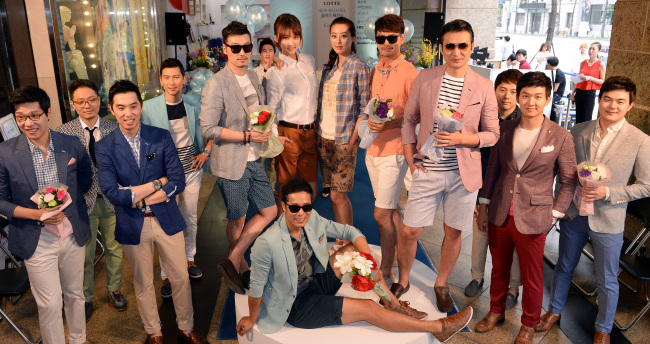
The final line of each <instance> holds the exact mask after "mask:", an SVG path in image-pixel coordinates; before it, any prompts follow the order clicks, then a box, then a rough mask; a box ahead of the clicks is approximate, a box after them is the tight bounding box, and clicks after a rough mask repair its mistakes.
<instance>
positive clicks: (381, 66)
mask: <svg viewBox="0 0 650 344" xmlns="http://www.w3.org/2000/svg"><path fill="white" fill-rule="evenodd" d="M402 61H404V55H402V54H399V56H398V57H397V58H396V59H395V61H393V62H391V63H390V64H389V65H388V67H386V65H385V64H384V62H385V61H384V59H383V58H382V59H381V60H380V61H379V63H377V68H378V69H390V68H397V66H398V65H399V64H400V63H401V62H402Z"/></svg>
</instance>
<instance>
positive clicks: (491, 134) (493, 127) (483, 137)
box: [478, 83, 500, 148]
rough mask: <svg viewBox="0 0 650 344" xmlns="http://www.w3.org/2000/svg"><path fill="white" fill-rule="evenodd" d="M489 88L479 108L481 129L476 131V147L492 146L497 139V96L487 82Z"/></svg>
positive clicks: (498, 134)
mask: <svg viewBox="0 0 650 344" xmlns="http://www.w3.org/2000/svg"><path fill="white" fill-rule="evenodd" d="M486 87H489V89H488V90H487V91H486V94H485V102H484V103H483V108H482V109H481V122H480V127H481V131H480V132H478V141H479V142H478V148H482V147H491V146H494V145H495V144H496V143H497V141H499V136H500V131H499V110H498V107H497V98H496V96H495V95H494V89H493V88H492V86H491V83H489V84H487V85H486Z"/></svg>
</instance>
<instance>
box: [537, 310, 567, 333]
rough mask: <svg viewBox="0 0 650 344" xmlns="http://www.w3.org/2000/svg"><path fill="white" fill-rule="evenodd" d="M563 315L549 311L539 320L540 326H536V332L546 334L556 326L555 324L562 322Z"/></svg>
mask: <svg viewBox="0 0 650 344" xmlns="http://www.w3.org/2000/svg"><path fill="white" fill-rule="evenodd" d="M561 317H562V315H561V314H555V313H553V312H551V311H548V312H546V313H544V315H542V317H541V318H540V319H539V324H537V326H535V332H546V331H548V330H550V329H551V327H553V325H555V323H557V322H560V318H561Z"/></svg>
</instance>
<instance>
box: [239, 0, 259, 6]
mask: <svg viewBox="0 0 650 344" xmlns="http://www.w3.org/2000/svg"><path fill="white" fill-rule="evenodd" d="M241 2H243V3H244V5H246V6H250V5H252V4H254V3H256V2H257V0H241Z"/></svg>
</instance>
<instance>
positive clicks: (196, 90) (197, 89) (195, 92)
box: [191, 87, 203, 97]
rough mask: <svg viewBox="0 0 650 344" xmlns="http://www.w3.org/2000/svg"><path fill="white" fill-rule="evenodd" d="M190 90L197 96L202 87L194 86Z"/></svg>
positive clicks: (199, 94)
mask: <svg viewBox="0 0 650 344" xmlns="http://www.w3.org/2000/svg"><path fill="white" fill-rule="evenodd" d="M191 92H192V94H194V95H197V96H199V97H200V96H201V93H202V92H203V87H195V88H193V89H192V91H191Z"/></svg>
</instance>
